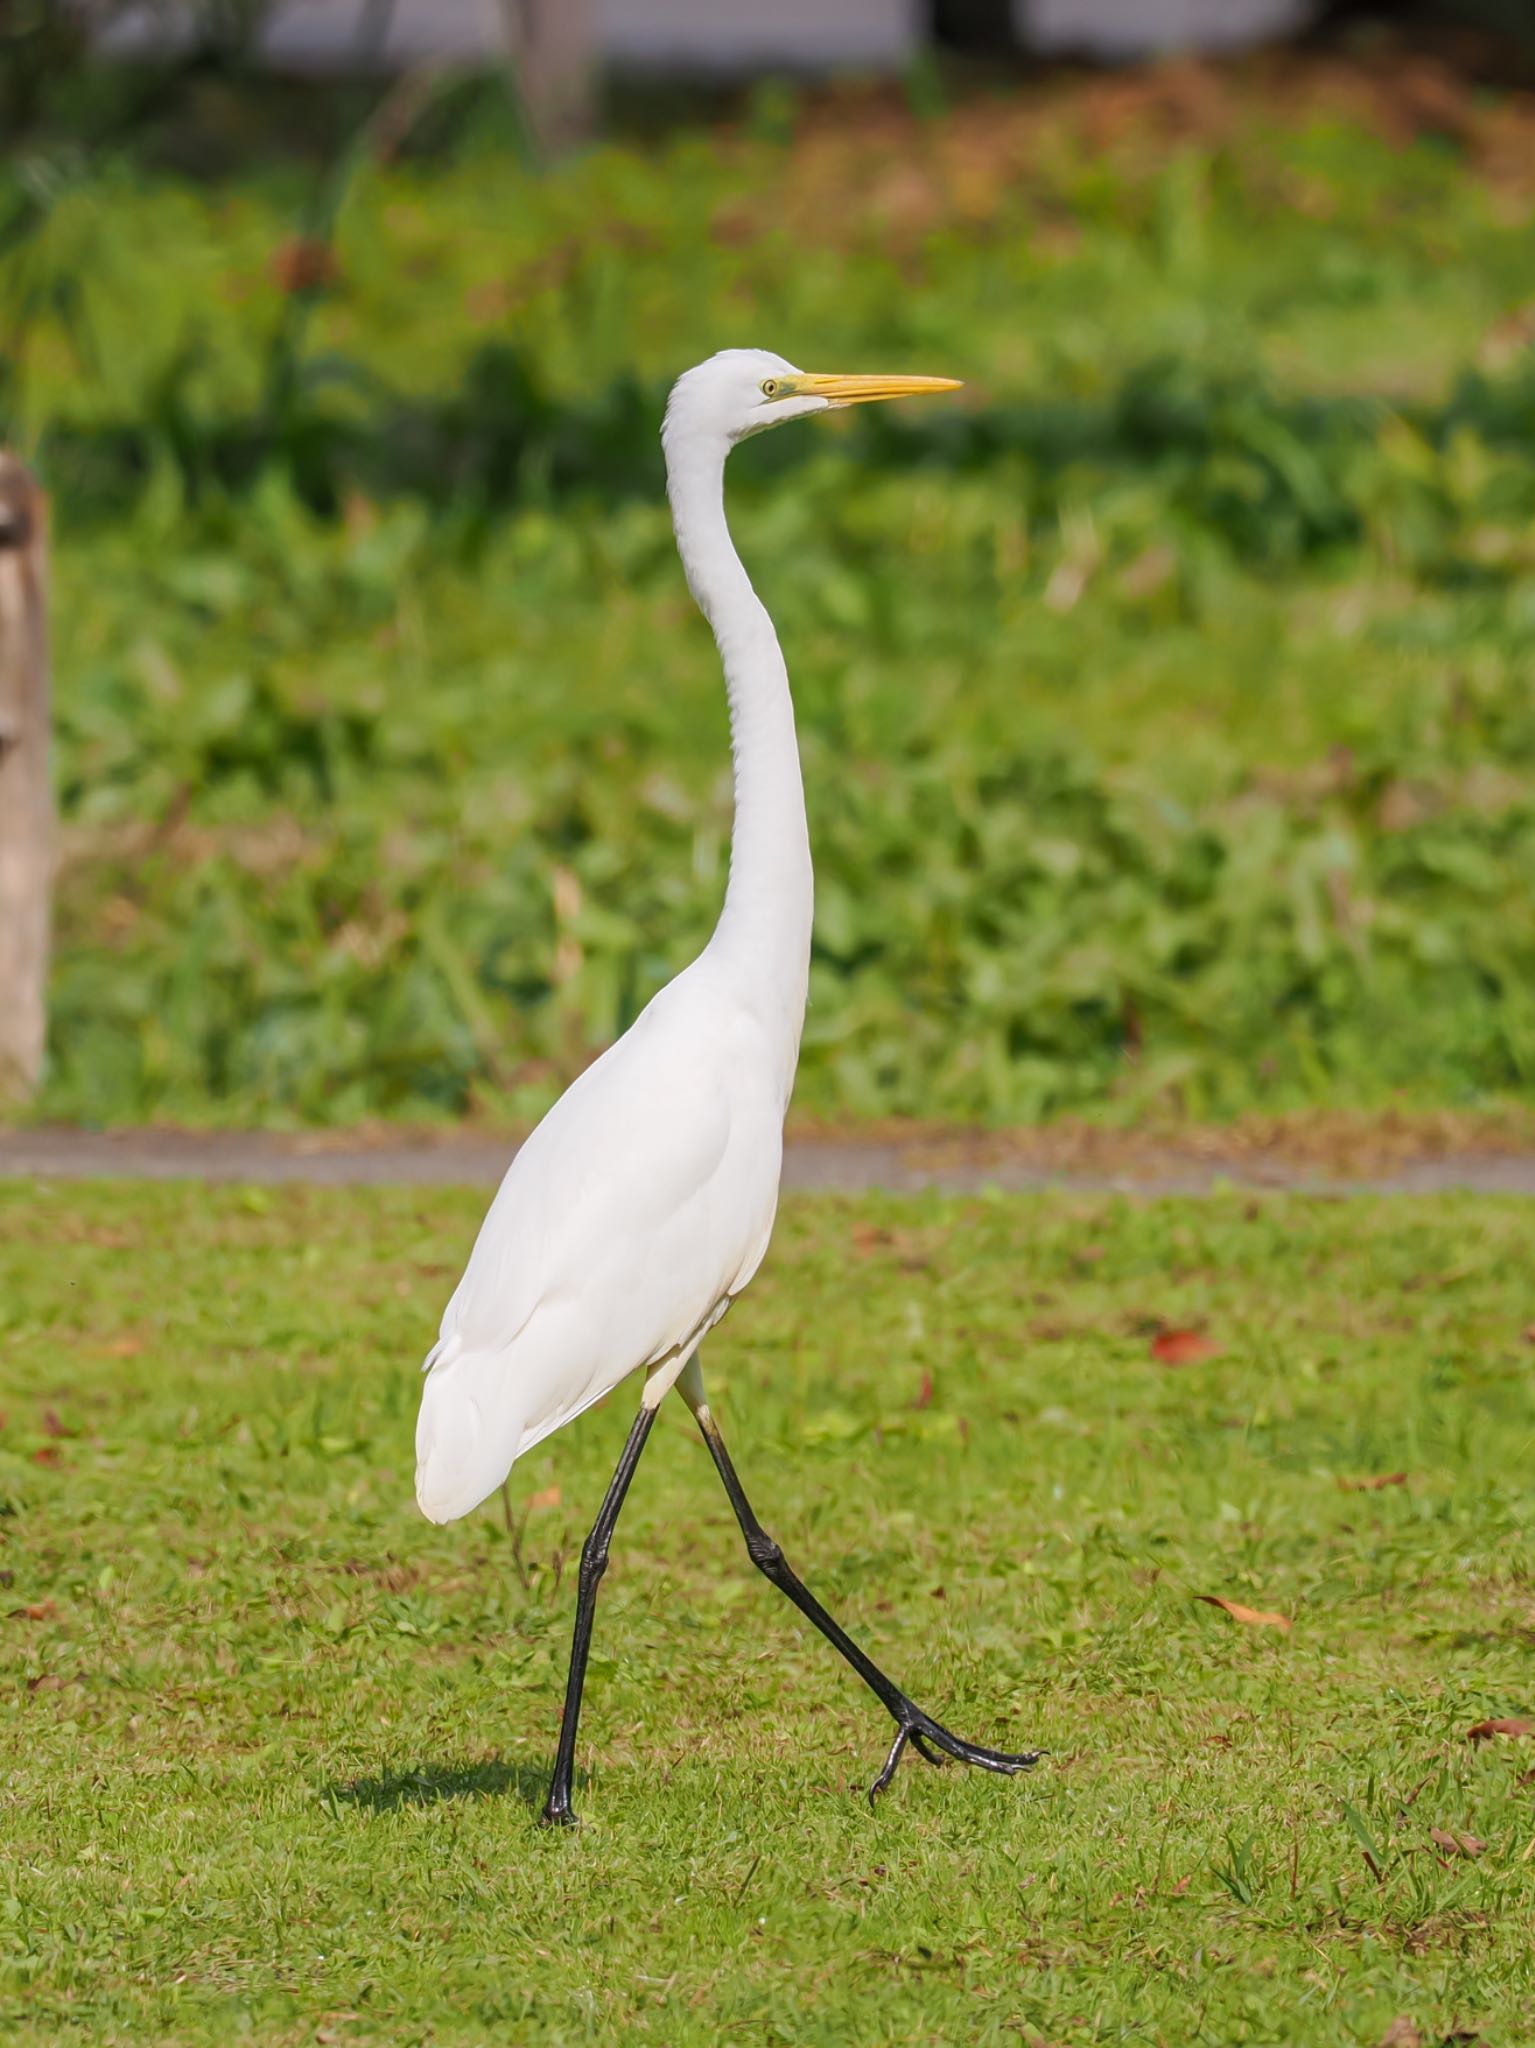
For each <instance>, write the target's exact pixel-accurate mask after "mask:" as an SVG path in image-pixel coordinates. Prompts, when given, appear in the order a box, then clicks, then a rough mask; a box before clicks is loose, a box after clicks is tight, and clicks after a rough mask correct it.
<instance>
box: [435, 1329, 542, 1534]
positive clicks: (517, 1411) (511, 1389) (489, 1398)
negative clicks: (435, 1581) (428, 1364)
mask: <svg viewBox="0 0 1535 2048" xmlns="http://www.w3.org/2000/svg"><path fill="white" fill-rule="evenodd" d="M524 1420H525V1418H524V1416H523V1413H522V1404H521V1403H520V1402H519V1401H518V1399H517V1386H516V1377H515V1375H514V1374H513V1373H512V1372H510V1371H509V1370H508V1361H507V1359H506V1357H505V1354H504V1353H501V1352H495V1353H490V1352H474V1351H461V1352H459V1353H458V1354H457V1355H456V1356H455V1357H452V1358H447V1357H443V1356H439V1357H438V1358H437V1359H436V1361H435V1362H434V1364H433V1366H432V1369H431V1371H430V1372H428V1374H427V1377H426V1384H425V1386H424V1387H423V1388H422V1389H421V1413H420V1415H419V1416H418V1417H417V1420H416V1501H417V1504H418V1506H419V1507H420V1509H421V1512H422V1514H424V1515H425V1516H426V1518H427V1520H428V1521H429V1522H456V1521H457V1520H458V1518H459V1517H460V1516H461V1515H467V1514H468V1513H469V1511H470V1509H471V1508H477V1507H478V1506H479V1504H480V1502H481V1501H482V1500H485V1499H486V1498H487V1497H488V1496H489V1495H490V1494H492V1493H494V1492H495V1490H496V1488H497V1487H498V1486H499V1485H500V1484H501V1482H502V1480H504V1479H505V1478H506V1475H507V1474H508V1473H509V1472H510V1471H511V1469H512V1464H513V1461H514V1460H515V1458H516V1456H517V1452H518V1448H519V1446H520V1444H521V1441H522V1435H523V1426H524Z"/></svg>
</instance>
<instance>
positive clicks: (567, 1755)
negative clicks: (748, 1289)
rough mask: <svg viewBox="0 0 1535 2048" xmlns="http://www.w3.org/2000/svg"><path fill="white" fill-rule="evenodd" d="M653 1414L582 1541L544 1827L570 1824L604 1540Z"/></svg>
mask: <svg viewBox="0 0 1535 2048" xmlns="http://www.w3.org/2000/svg"><path fill="white" fill-rule="evenodd" d="M655 1419H656V1411H655V1410H654V1408H642V1409H641V1410H640V1412H639V1414H638V1415H636V1417H635V1418H634V1427H633V1429H631V1430H630V1432H629V1440H628V1442H627V1443H626V1444H625V1445H624V1450H623V1456H622V1457H621V1458H620V1459H619V1461H618V1467H617V1470H616V1471H615V1472H614V1474H613V1477H612V1480H611V1482H610V1483H609V1486H608V1490H607V1492H606V1494H605V1495H604V1496H603V1501H602V1506H601V1507H600V1508H599V1509H598V1510H597V1519H596V1521H595V1522H593V1524H592V1533H591V1534H590V1536H588V1537H587V1539H586V1541H585V1543H584V1544H582V1546H581V1570H580V1573H579V1575H578V1578H577V1583H576V1631H575V1636H574V1638H573V1640H572V1642H571V1645H570V1676H569V1678H567V1679H566V1681H565V1718H564V1719H563V1720H562V1721H561V1723H560V1742H559V1748H558V1749H557V1750H556V1751H555V1757H554V1776H553V1778H552V1779H551V1780H550V1782H549V1797H548V1798H547V1799H546V1800H545V1801H544V1810H543V1813H542V1814H541V1815H540V1816H539V1818H540V1819H541V1820H542V1821H543V1824H544V1826H545V1827H570V1826H571V1825H573V1823H574V1821H575V1818H576V1816H575V1813H574V1811H573V1810H572V1808H571V1804H570V1791H571V1783H572V1781H573V1779H574V1777H575V1770H576V1724H577V1722H578V1721H579V1720H580V1718H581V1688H582V1687H583V1686H584V1685H585V1683H586V1660H587V1657H588V1656H589V1655H590V1652H591V1647H592V1621H593V1618H594V1616H595V1615H596V1612H597V1587H598V1585H599V1583H600V1581H601V1579H602V1575H603V1573H604V1572H605V1571H606V1570H607V1568H608V1545H609V1544H610V1543H611V1542H612V1540H613V1526H614V1524H615V1523H616V1522H617V1520H618V1511H619V1509H620V1508H621V1507H622V1506H623V1504H624V1495H625V1494H626V1493H627V1492H628V1491H629V1481H630V1480H631V1479H632V1478H633V1477H634V1468H635V1466H636V1465H637V1464H638V1463H639V1462H640V1452H641V1451H642V1450H644V1448H645V1439H646V1437H648V1436H649V1434H650V1426H651V1424H652V1423H653V1422H654V1421H655Z"/></svg>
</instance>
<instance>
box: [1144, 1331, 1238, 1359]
mask: <svg viewBox="0 0 1535 2048" xmlns="http://www.w3.org/2000/svg"><path fill="white" fill-rule="evenodd" d="M1220 1350H1221V1347H1220V1346H1219V1344H1217V1343H1215V1342H1214V1341H1213V1340H1212V1339H1211V1338H1209V1337H1207V1336H1206V1335H1205V1333H1204V1331H1203V1330H1158V1332H1157V1334H1156V1335H1155V1336H1154V1337H1153V1338H1152V1340H1151V1355H1152V1357H1153V1358H1154V1359H1155V1360H1156V1362H1157V1364H1158V1365H1198V1364H1199V1363H1200V1361H1201V1360H1202V1359H1206V1358H1219V1356H1220Z"/></svg>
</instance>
